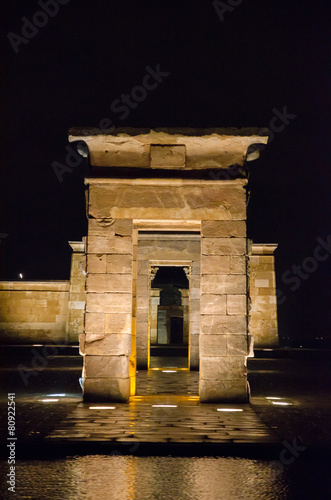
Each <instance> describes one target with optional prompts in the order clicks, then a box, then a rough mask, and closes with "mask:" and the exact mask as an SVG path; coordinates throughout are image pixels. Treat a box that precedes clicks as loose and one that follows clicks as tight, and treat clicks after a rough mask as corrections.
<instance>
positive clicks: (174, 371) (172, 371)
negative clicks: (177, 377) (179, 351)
mask: <svg viewBox="0 0 331 500" xmlns="http://www.w3.org/2000/svg"><path fill="white" fill-rule="evenodd" d="M162 373H177V370H162Z"/></svg>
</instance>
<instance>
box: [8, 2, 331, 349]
mask: <svg viewBox="0 0 331 500" xmlns="http://www.w3.org/2000/svg"><path fill="white" fill-rule="evenodd" d="M5 4H6V5H2V6H1V9H2V16H1V23H2V38H1V42H2V44H1V46H2V50H1V63H2V64H1V68H2V72H1V75H2V78H1V91H2V94H1V116H2V120H1V139H2V141H1V146H2V148H1V160H2V168H1V187H0V190H1V191H0V193H1V211H0V255H1V264H0V279H2V280H7V279H9V280H12V279H18V275H19V273H23V276H24V279H28V280H29V279H36V280H39V279H68V278H69V268H70V255H71V249H70V247H69V245H68V240H80V239H81V238H82V236H84V235H86V232H87V220H86V215H85V200H84V183H83V179H84V177H85V176H86V175H88V165H87V162H86V160H83V161H81V162H80V164H79V165H77V166H76V167H75V168H74V169H73V170H72V172H67V173H65V174H64V175H63V178H62V182H60V181H59V179H58V178H57V176H56V174H55V172H54V170H53V167H52V163H53V162H54V161H57V162H59V163H63V164H65V158H66V154H67V151H66V149H65V148H66V146H67V144H68V142H67V132H68V129H69V128H70V127H73V126H86V127H99V125H100V121H101V120H102V119H103V118H108V119H110V120H111V121H112V122H113V123H114V125H116V126H118V127H168V126H174V127H198V128H203V127H232V126H234V127H249V126H253V127H268V126H270V124H272V123H274V122H273V121H272V120H273V117H274V116H275V110H276V114H277V112H279V113H284V110H285V114H287V115H290V118H288V119H287V122H288V123H287V124H286V125H285V126H284V127H281V128H282V130H279V131H277V132H275V133H274V134H273V135H274V137H273V138H272V140H271V141H270V144H269V145H268V146H267V147H266V148H265V149H264V151H263V152H262V153H261V156H260V158H259V159H258V160H256V161H254V162H252V163H250V164H249V165H248V166H249V170H250V177H249V186H250V193H251V195H250V202H249V208H248V236H249V237H250V238H252V239H253V240H254V242H256V243H258V242H266V243H267V242H269V243H274V242H277V243H278V244H279V247H278V250H277V252H276V270H277V288H278V290H279V299H280V300H279V330H280V337H281V339H282V343H283V344H289V345H296V344H300V345H301V343H305V345H308V344H309V343H311V341H312V339H315V337H323V341H321V342H319V344H320V345H322V344H323V343H324V341H325V338H328V339H329V341H330V342H331V328H330V325H331V286H330V285H331V257H330V258H328V255H329V253H328V250H327V249H326V250H324V254H323V251H321V252H320V255H323V256H324V255H325V256H327V257H326V258H325V259H324V260H323V261H322V260H321V261H317V260H316V259H315V258H314V257H313V256H314V251H315V250H316V247H318V246H319V245H320V241H321V240H323V241H324V242H325V246H326V247H328V245H329V247H330V248H329V251H330V253H331V236H330V238H329V243H328V236H329V235H331V204H330V201H331V195H330V186H331V182H330V181H331V171H330V170H331V169H330V146H329V144H330V140H329V136H330V115H329V109H330V76H331V75H330V34H329V31H330V18H329V11H330V8H329V0H328V1H324V0H320V1H319V2H316V3H314V2H311V1H299V0H298V1H296V0H284V1H282V0H268V1H266V0H242V1H240V0H226V1H224V2H221V1H218V2H217V3H215V2H212V1H209V0H200V1H194V0H180V1H179V0H177V1H174V0H167V1H166V2H160V1H156V0H153V1H144V0H139V1H126V0H122V1H120V2H113V1H111V0H98V1H94V2H92V0H80V1H79V0H61V2H60V0H58V2H56V1H55V0H48V1H47V0H45V1H43V0H41V1H40V2H36V1H32V0H29V1H28V0H25V1H23V0H16V1H14V2H5ZM43 4H44V5H46V7H45V8H46V10H47V9H48V10H49V9H51V11H52V12H53V14H52V15H53V17H51V16H50V15H47V14H42V15H40V14H39V15H38V14H37V15H36V13H38V12H39V13H40V12H44V10H43V8H42V7H41V5H43ZM60 4H61V5H60ZM222 4H223V7H222ZM224 5H227V7H224ZM56 11H58V12H57V13H56ZM49 12H50V10H49ZM54 14H55V15H54ZM22 18H24V19H23V20H22ZM33 21H34V22H35V24H38V23H39V25H41V24H44V26H42V27H41V26H40V27H37V28H34V26H33V25H31V24H29V23H31V22H33ZM28 25H29V26H28ZM9 33H11V35H9V37H8V36H7V34H9ZM20 37H21V38H20ZM15 52H17V53H15ZM157 65H159V68H160V70H161V71H162V72H164V73H169V74H168V75H167V76H165V77H164V78H163V81H162V82H161V83H160V84H159V85H158V86H157V88H156V89H154V90H151V91H149V92H148V93H147V96H146V99H145V100H143V101H142V102H140V103H139V104H138V105H137V106H136V107H135V109H130V112H129V114H128V116H126V117H125V118H123V114H121V113H118V112H114V111H112V110H111V105H112V103H113V102H114V101H115V100H116V99H120V98H121V94H122V93H125V94H128V93H130V92H131V91H132V89H133V88H134V87H135V86H136V85H140V84H141V82H142V81H143V78H144V76H145V75H146V71H147V70H146V68H147V67H150V68H153V69H155V68H156V67H157ZM277 124H278V125H279V124H280V122H279V121H277ZM318 238H319V241H318V240H317V239H318ZM322 247H323V245H322ZM307 258H308V260H307ZM303 263H305V266H306V267H307V269H308V267H309V266H311V270H310V271H309V272H306V271H299V272H301V273H302V272H303V274H302V275H301V277H300V278H298V277H297V276H298V275H297V274H296V273H297V272H298V271H295V272H294V271H293V267H292V266H293V265H295V266H302V264H303ZM284 273H287V274H285V278H284ZM293 276H295V277H297V279H296V280H293Z"/></svg>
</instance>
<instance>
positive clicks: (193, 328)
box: [189, 242, 200, 370]
mask: <svg viewBox="0 0 331 500" xmlns="http://www.w3.org/2000/svg"><path fill="white" fill-rule="evenodd" d="M199 243H200V242H199ZM189 281H190V290H189V298H190V313H189V314H190V347H189V349H190V370H199V359H200V349H199V343H200V341H199V338H200V260H199V261H198V260H195V261H193V262H192V266H191V275H190V280H189Z"/></svg>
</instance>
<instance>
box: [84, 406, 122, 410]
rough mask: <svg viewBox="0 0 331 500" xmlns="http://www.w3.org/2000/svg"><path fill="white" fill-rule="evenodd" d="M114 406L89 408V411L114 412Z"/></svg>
mask: <svg viewBox="0 0 331 500" xmlns="http://www.w3.org/2000/svg"><path fill="white" fill-rule="evenodd" d="M115 408H116V406H90V407H89V409H90V410H115Z"/></svg>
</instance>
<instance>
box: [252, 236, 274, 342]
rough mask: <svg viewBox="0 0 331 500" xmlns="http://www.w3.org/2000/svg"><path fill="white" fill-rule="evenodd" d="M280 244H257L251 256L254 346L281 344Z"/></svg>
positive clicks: (253, 247) (253, 246)
mask: <svg viewBox="0 0 331 500" xmlns="http://www.w3.org/2000/svg"><path fill="white" fill-rule="evenodd" d="M276 248H277V245H273V244H269V245H258V244H253V245H252V250H251V255H250V257H249V268H250V269H249V272H250V292H249V293H250V302H251V304H250V321H249V332H250V334H251V335H253V337H254V347H276V346H278V340H279V338H278V325H277V298H276V281H275V262H274V251H275V249H276Z"/></svg>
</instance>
